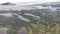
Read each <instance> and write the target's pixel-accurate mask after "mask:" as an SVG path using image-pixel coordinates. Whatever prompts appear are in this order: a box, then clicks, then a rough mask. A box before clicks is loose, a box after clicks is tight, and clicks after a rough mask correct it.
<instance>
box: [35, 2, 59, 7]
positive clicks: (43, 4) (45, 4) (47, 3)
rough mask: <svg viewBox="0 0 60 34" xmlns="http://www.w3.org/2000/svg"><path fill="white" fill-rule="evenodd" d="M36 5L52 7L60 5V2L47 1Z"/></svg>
mask: <svg viewBox="0 0 60 34" xmlns="http://www.w3.org/2000/svg"><path fill="white" fill-rule="evenodd" d="M35 5H36V6H43V7H48V6H52V7H60V2H45V3H41V4H35Z"/></svg>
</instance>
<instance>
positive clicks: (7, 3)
mask: <svg viewBox="0 0 60 34" xmlns="http://www.w3.org/2000/svg"><path fill="white" fill-rule="evenodd" d="M1 5H16V4H14V3H10V2H6V3H2V4H1Z"/></svg>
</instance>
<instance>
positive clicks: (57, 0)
mask: <svg viewBox="0 0 60 34" xmlns="http://www.w3.org/2000/svg"><path fill="white" fill-rule="evenodd" d="M4 2H12V3H24V2H39V3H42V2H60V0H0V4H1V3H4Z"/></svg>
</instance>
